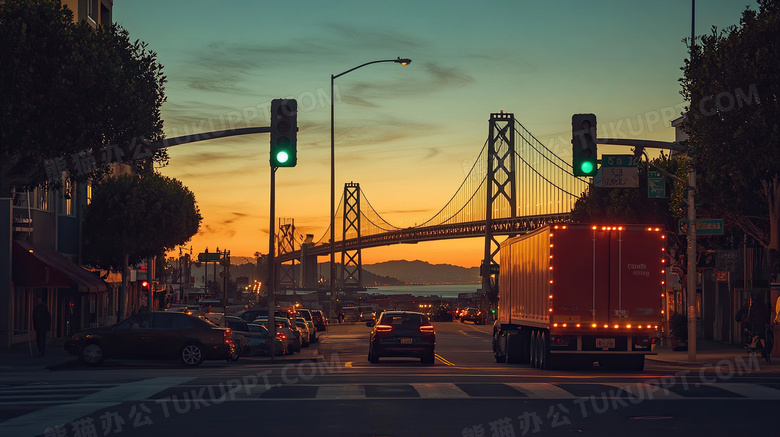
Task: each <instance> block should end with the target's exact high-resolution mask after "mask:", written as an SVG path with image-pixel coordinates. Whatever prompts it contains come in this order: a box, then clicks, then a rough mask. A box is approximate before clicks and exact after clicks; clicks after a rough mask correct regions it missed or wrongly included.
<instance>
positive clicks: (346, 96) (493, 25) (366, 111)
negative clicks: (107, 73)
mask: <svg viewBox="0 0 780 437" xmlns="http://www.w3.org/2000/svg"><path fill="white" fill-rule="evenodd" d="M748 5H749V6H750V7H751V8H752V9H757V6H756V2H755V1H750V2H748V1H734V0H708V1H699V2H697V5H696V6H697V10H696V33H697V35H701V34H704V33H708V32H709V31H710V27H711V26H713V25H714V26H717V27H718V28H723V27H726V26H730V25H735V24H738V22H739V17H740V16H741V13H742V11H743V10H744V9H745V7H746V6H748ZM113 18H114V21H115V22H116V23H118V24H120V25H122V26H123V27H125V28H126V29H127V30H128V31H129V32H130V36H131V38H132V39H140V40H142V41H145V42H147V43H148V44H149V48H150V49H151V50H153V51H155V52H157V54H158V59H159V61H160V62H161V63H162V64H163V65H164V71H165V74H166V75H167V77H168V83H167V84H166V94H167V96H168V101H167V103H166V104H165V105H164V106H163V111H162V113H163V118H164V120H165V132H166V134H167V136H168V137H176V136H181V135H186V134H190V133H196V132H206V131H212V130H220V129H222V128H223V127H224V126H225V125H226V123H232V124H233V125H234V126H235V127H247V126H268V125H269V124H270V122H269V120H268V119H267V115H266V113H265V112H264V110H263V108H267V107H268V105H269V104H270V101H271V100H272V99H274V98H280V97H287V98H289V97H293V98H296V99H298V104H299V114H298V126H299V132H298V165H297V167H295V168H282V169H279V170H278V172H277V176H276V188H277V190H276V198H277V203H276V215H277V217H281V218H288V219H289V218H292V219H294V220H295V226H296V229H297V232H298V233H299V234H301V235H304V234H314V238H315V239H316V240H318V239H319V238H320V237H321V236H323V235H324V234H325V232H326V229H327V227H328V222H329V219H328V214H329V211H330V203H329V202H330V173H329V171H330V97H329V94H330V76H331V74H334V75H335V74H339V73H341V72H343V71H346V70H349V69H351V68H353V67H356V66H358V65H360V64H363V63H365V62H369V61H374V60H380V59H395V58H397V57H399V56H400V57H402V58H411V59H412V61H413V62H412V64H411V65H409V66H400V65H398V64H394V63H381V64H376V65H369V66H366V67H364V68H361V69H359V70H356V71H353V72H351V73H349V74H346V75H344V76H342V77H340V78H338V79H336V90H335V95H334V101H335V114H336V116H335V126H336V133H335V138H336V141H335V142H336V190H337V191H336V192H337V197H340V193H341V191H342V190H343V186H344V183H346V182H358V183H360V186H361V188H362V190H363V192H364V193H365V194H366V197H367V199H368V201H370V202H371V204H372V205H373V206H374V208H375V209H376V210H378V211H379V212H380V214H381V215H382V216H383V217H384V218H385V219H386V220H387V221H388V222H390V223H392V224H394V225H396V226H400V227H406V226H413V225H414V224H415V223H420V222H423V221H425V220H426V219H428V218H430V217H431V216H433V215H434V214H435V213H436V212H437V211H438V210H439V209H440V208H441V207H442V206H444V204H445V203H446V202H447V200H449V198H450V197H451V196H452V195H453V194H454V193H455V191H456V190H457V188H458V186H459V185H460V183H461V182H462V181H463V179H464V178H465V175H466V173H467V172H468V168H469V166H470V163H471V162H472V161H473V159H474V158H475V157H476V156H477V155H478V154H479V152H480V149H481V148H482V145H483V143H484V142H485V139H486V137H487V133H488V118H489V114H490V113H491V112H499V111H501V110H503V111H505V112H511V113H514V115H515V118H516V119H517V120H518V121H519V122H520V123H522V124H523V125H524V126H525V127H526V128H527V129H528V130H530V131H531V132H532V133H533V134H534V135H535V136H536V137H537V138H538V139H539V140H540V141H542V142H543V143H544V144H546V145H547V146H548V147H549V148H551V149H553V150H555V151H556V152H557V153H559V154H560V155H561V156H570V155H571V150H570V149H571V145H570V139H571V126H570V123H571V115H572V114H574V113H584V112H592V113H595V114H597V116H598V122H599V129H600V130H599V136H600V137H607V136H613V137H615V136H623V137H626V138H647V139H657V140H663V141H672V140H673V139H674V131H673V129H672V128H671V127H670V126H669V120H670V119H673V118H676V117H677V116H679V114H680V112H681V111H682V109H683V105H684V102H683V100H682V97H681V96H680V85H679V82H678V79H679V78H680V77H681V74H682V72H681V70H680V67H681V66H682V65H683V61H684V59H685V58H686V53H687V49H686V45H685V43H683V41H682V40H683V38H687V37H689V36H690V33H691V5H690V2H686V1H680V0H658V1H654V2H647V1H640V0H614V1H587V2H574V1H564V0H550V1H529V0H515V1H450V2H440V1H436V2H433V1H421V0H414V1H382V2H374V1H365V0H361V1H357V0H355V1H341V0H332V1H314V0H299V1H285V2H282V1H278V2H269V1H257V0H226V1H223V2H215V1H213V0H210V1H206V0H165V1H158V0H117V1H115V2H114V12H113ZM258 108H259V109H258ZM268 149H269V137H268V135H267V134H258V135H252V136H244V137H233V138H229V139H223V140H212V141H206V142H200V143H194V144H190V145H181V146H177V147H173V148H171V149H169V153H170V156H171V161H170V165H169V166H167V167H165V168H163V169H161V171H162V173H163V174H165V175H168V176H172V177H175V178H177V179H180V180H181V181H182V182H183V183H184V184H185V185H186V186H188V187H189V188H190V190H192V191H193V192H194V193H195V196H196V199H197V201H198V205H199V207H200V210H201V213H202V215H203V218H204V220H203V223H202V225H201V230H200V232H199V233H198V234H197V235H196V236H195V237H193V239H192V241H191V243H190V244H188V247H189V246H190V245H191V246H192V247H193V252H194V253H198V252H202V251H203V250H204V249H205V248H206V247H207V246H208V248H209V250H210V251H213V250H214V249H215V248H216V247H217V246H219V248H220V249H229V250H230V251H231V254H232V255H233V256H251V255H252V254H253V253H254V252H261V253H266V252H267V251H268V227H269V185H270V184H269V182H270V169H269V164H268V156H269V150H268ZM599 150H600V152H602V151H603V150H605V148H602V147H600V148H599ZM620 152H622V153H627V152H628V150H627V149H623V150H618V151H617V152H616V153H620ZM337 226H340V225H339V224H338V223H337ZM483 246H484V241H483V240H482V239H468V240H448V241H443V242H429V243H420V244H417V245H395V246H389V247H386V248H374V249H366V250H364V251H363V263H364V264H371V263H375V262H381V261H387V260H393V259H409V260H413V259H420V260H424V261H428V262H431V263H447V264H456V265H462V266H466V267H472V266H477V265H479V262H480V259H481V257H482V252H483ZM321 261H326V259H325V258H322V259H321Z"/></svg>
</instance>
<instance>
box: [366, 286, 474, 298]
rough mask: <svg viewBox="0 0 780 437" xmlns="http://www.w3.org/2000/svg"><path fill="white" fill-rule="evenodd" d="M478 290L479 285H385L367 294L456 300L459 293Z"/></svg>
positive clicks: (372, 289)
mask: <svg viewBox="0 0 780 437" xmlns="http://www.w3.org/2000/svg"><path fill="white" fill-rule="evenodd" d="M479 288H480V285H479V284H455V285H444V284H436V285H386V286H379V287H376V288H369V289H368V290H366V291H365V293H367V294H381V295H388V294H411V295H413V296H439V297H442V298H457V297H458V294H459V293H474V292H476V291H477V290H478V289H479Z"/></svg>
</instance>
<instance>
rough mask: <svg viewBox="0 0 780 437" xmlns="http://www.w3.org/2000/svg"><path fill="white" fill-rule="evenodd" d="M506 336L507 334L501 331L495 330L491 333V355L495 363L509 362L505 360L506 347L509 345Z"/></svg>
mask: <svg viewBox="0 0 780 437" xmlns="http://www.w3.org/2000/svg"><path fill="white" fill-rule="evenodd" d="M507 338H508V337H507V335H506V334H505V333H503V332H496V333H495V334H494V335H493V356H494V357H496V362H497V363H507V364H508V363H509V360H507V356H508V355H507V349H508V346H509V342H508V341H507Z"/></svg>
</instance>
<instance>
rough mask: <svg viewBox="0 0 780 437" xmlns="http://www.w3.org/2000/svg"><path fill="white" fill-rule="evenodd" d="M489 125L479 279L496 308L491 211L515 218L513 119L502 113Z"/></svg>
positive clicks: (495, 267) (496, 243)
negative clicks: (483, 254) (482, 254)
mask: <svg viewBox="0 0 780 437" xmlns="http://www.w3.org/2000/svg"><path fill="white" fill-rule="evenodd" d="M489 125H490V126H489V132H488V153H487V160H488V161H487V190H486V192H487V199H486V202H485V203H486V204H485V207H486V211H485V256H484V258H483V260H482V268H481V269H480V275H481V276H482V292H483V293H484V294H485V298H486V299H487V300H488V301H489V302H490V303H491V304H492V305H495V304H496V303H497V301H498V295H497V291H498V282H497V279H498V278H497V277H496V275H497V273H498V272H497V267H498V262H497V261H498V260H497V259H496V256H497V255H498V246H499V242H498V240H496V238H495V237H494V236H493V212H494V211H496V212H499V216H500V217H510V218H512V219H516V218H517V187H516V183H515V180H516V179H515V116H514V114H505V113H503V112H501V113H498V114H495V113H494V114H490V122H489ZM507 210H508V211H507ZM507 213H508V214H507ZM510 236H511V235H510ZM485 309H486V308H485Z"/></svg>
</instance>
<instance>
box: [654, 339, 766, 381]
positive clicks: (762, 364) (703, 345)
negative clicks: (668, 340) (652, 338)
mask: <svg viewBox="0 0 780 437" xmlns="http://www.w3.org/2000/svg"><path fill="white" fill-rule="evenodd" d="M653 352H655V355H647V357H646V359H647V360H652V361H656V362H662V363H666V364H672V365H678V366H681V367H686V368H690V367H696V368H698V367H705V366H707V367H718V366H728V365H729V363H731V364H732V365H733V364H734V363H736V362H737V361H739V360H742V361H741V363H747V362H749V361H750V360H751V357H750V355H749V354H748V352H747V350H746V349H745V348H744V347H740V346H737V345H733V344H729V343H723V342H719V341H714V340H702V339H698V340H697V341H696V361H689V359H688V351H687V350H683V351H675V350H673V349H672V346H671V345H664V346H657V347H656V348H655V350H654V351H653ZM772 352H773V354H772V355H773V356H772V357H771V358H772V362H770V363H767V362H766V360H765V359H764V358H763V357H761V355H760V354H759V355H758V356H756V357H755V360H756V361H755V362H757V363H758V370H757V371H756V373H780V356H778V355H777V353H778V351H772ZM750 362H753V361H750Z"/></svg>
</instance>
